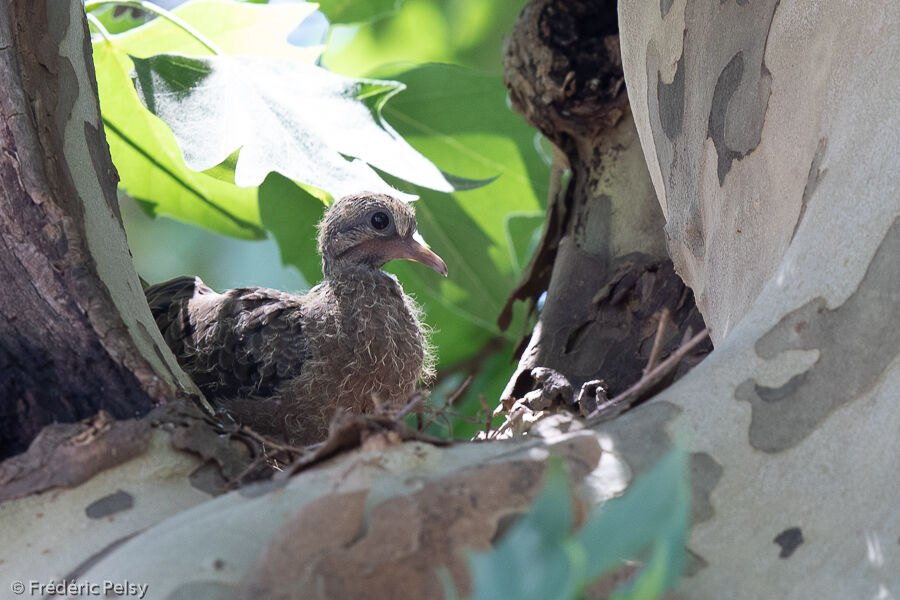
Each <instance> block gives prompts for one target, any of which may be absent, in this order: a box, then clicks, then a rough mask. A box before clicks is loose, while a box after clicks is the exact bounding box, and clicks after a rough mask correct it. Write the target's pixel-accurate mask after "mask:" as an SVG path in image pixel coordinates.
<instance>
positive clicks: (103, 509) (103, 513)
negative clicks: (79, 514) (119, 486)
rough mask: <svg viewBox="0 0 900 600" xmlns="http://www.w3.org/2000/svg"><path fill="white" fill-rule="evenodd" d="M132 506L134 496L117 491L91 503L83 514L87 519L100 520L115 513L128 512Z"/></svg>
mask: <svg viewBox="0 0 900 600" xmlns="http://www.w3.org/2000/svg"><path fill="white" fill-rule="evenodd" d="M133 506H134V496H132V495H131V494H129V493H128V492H124V491H122V490H119V491H117V492H115V493H113V494H109V495H108V496H104V497H102V498H100V499H99V500H95V501H94V502H91V503H90V504H89V505H87V507H85V509H84V514H86V515H87V516H88V518H89V519H102V518H103V517H108V516H111V515H114V514H116V513H119V512H122V511H125V510H130V509H131V508H132V507H133Z"/></svg>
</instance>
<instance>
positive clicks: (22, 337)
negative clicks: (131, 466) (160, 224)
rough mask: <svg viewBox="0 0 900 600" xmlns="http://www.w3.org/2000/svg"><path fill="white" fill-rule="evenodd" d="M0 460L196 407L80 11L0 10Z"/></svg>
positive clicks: (53, 5) (33, 6) (31, 6)
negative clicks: (64, 438) (85, 426)
mask: <svg viewBox="0 0 900 600" xmlns="http://www.w3.org/2000/svg"><path fill="white" fill-rule="evenodd" d="M0 149H2V152H0V280H2V281H3V286H2V288H0V457H2V456H8V455H11V454H14V453H17V452H19V451H21V450H23V449H24V448H25V447H26V446H27V444H28V443H29V442H30V441H31V439H32V438H34V436H35V435H36V434H37V433H38V431H40V429H41V428H42V427H43V426H44V425H46V424H48V423H52V422H55V421H62V422H70V421H75V420H78V419H82V418H84V417H87V416H89V415H92V414H94V413H96V412H97V411H98V410H100V409H103V410H106V411H108V412H109V413H110V414H112V415H114V416H116V417H131V416H134V415H135V414H141V413H143V412H146V411H147V410H148V409H149V408H151V407H152V406H153V405H154V404H156V403H159V402H162V401H164V400H166V399H170V398H173V397H175V396H177V395H179V394H182V395H183V394H184V393H185V392H188V393H196V390H195V388H194V386H193V384H192V383H191V382H190V380H189V379H188V378H187V377H186V376H185V375H184V374H183V373H182V371H181V369H180V368H179V367H178V365H177V363H176V362H175V361H174V358H173V357H172V356H171V353H170V352H169V351H168V348H166V346H165V343H164V342H163V341H162V339H161V338H160V336H159V333H158V330H157V328H156V326H155V325H154V323H153V319H152V318H151V316H150V312H149V310H148V308H147V304H146V301H145V300H144V298H143V293H142V291H141V285H140V283H139V280H138V277H137V274H136V273H135V270H134V266H133V264H132V260H131V254H130V252H129V250H128V246H127V243H126V240H125V232H124V229H123V227H122V220H121V216H120V215H119V207H118V201H117V198H116V180H117V178H116V173H115V169H114V168H113V165H112V162H111V160H110V156H109V149H108V146H107V144H106V139H105V137H104V135H103V126H102V124H101V121H100V111H99V104H98V100H97V89H96V81H95V78H94V68H93V62H92V60H91V47H90V36H89V35H88V29H87V22H86V20H85V15H84V9H83V6H82V4H81V2H79V1H78V0H68V1H60V2H32V1H30V0H14V1H12V2H5V3H3V6H2V8H0Z"/></svg>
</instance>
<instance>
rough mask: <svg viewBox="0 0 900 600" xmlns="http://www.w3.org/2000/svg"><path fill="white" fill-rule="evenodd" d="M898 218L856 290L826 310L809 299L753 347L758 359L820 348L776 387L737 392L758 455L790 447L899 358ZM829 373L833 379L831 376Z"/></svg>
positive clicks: (752, 386)
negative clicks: (816, 357)
mask: <svg viewBox="0 0 900 600" xmlns="http://www.w3.org/2000/svg"><path fill="white" fill-rule="evenodd" d="M898 256H900V219H895V220H894V223H893V225H892V226H891V228H890V229H888V232H887V234H886V235H885V236H884V239H883V240H882V241H881V244H880V245H879V247H878V250H877V252H876V253H875V256H874V257H873V258H872V261H871V263H870V264H869V268H868V269H867V271H866V274H865V276H864V277H863V279H862V281H861V282H860V283H859V286H858V287H857V288H856V291H855V292H854V293H853V294H852V295H851V296H850V297H849V298H847V300H846V301H845V302H844V303H843V304H842V305H840V306H838V307H836V308H833V309H832V308H829V307H828V305H827V303H826V302H825V300H824V299H823V298H814V299H812V300H810V301H809V302H807V303H806V304H804V305H803V306H801V307H800V308H798V309H796V310H794V311H792V312H790V313H788V314H787V315H785V317H784V318H782V319H781V321H779V322H778V324H777V325H775V326H774V327H773V328H772V329H771V330H769V331H768V332H767V333H766V334H765V335H764V336H762V337H761V338H760V339H759V340H758V341H757V342H756V352H757V354H758V355H759V356H760V357H762V358H764V359H766V360H771V359H774V358H776V357H777V356H778V355H779V354H780V353H782V352H784V351H786V350H818V351H819V360H818V361H817V362H816V363H815V364H814V365H812V366H811V367H810V368H809V369H808V370H807V371H805V372H803V373H799V374H797V375H796V376H794V377H793V378H792V379H791V380H790V381H788V382H787V383H785V384H784V385H783V386H780V387H778V388H767V387H763V386H760V385H758V384H757V382H756V381H754V380H753V379H748V380H746V381H744V382H743V383H741V385H739V386H738V388H737V390H735V397H736V398H737V399H738V400H742V401H746V402H749V403H750V405H751V407H752V411H753V412H752V420H751V423H750V431H749V438H750V444H751V445H752V446H753V447H754V448H756V449H758V450H762V451H764V452H781V451H783V450H786V449H788V448H792V447H794V446H795V445H797V444H798V443H800V441H802V440H803V439H804V438H806V437H807V436H808V435H809V434H810V433H812V432H813V431H814V430H815V429H816V428H817V427H818V426H819V425H821V424H822V423H823V422H824V421H825V419H827V418H828V416H829V415H830V414H831V413H832V412H834V411H835V410H836V409H837V408H839V407H840V406H843V405H845V404H847V403H849V402H853V401H854V400H856V399H857V398H860V397H861V396H863V395H864V394H866V393H867V392H868V391H869V390H871V389H872V388H873V387H874V386H875V385H877V384H878V382H879V381H880V379H881V376H882V374H883V373H884V372H885V370H886V369H887V367H888V365H889V364H890V363H891V362H892V361H893V360H894V359H895V357H896V356H897V354H898V353H900V328H898V327H895V326H892V324H894V323H897V322H898V321H900V261H898V260H897V257H898ZM835 374H838V375H837V376H836V375H835Z"/></svg>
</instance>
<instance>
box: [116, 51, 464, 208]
mask: <svg viewBox="0 0 900 600" xmlns="http://www.w3.org/2000/svg"><path fill="white" fill-rule="evenodd" d="M134 63H135V71H136V77H135V86H136V88H137V90H138V95H139V96H140V97H141V100H142V101H143V103H144V105H145V106H146V107H147V108H148V109H149V110H150V112H152V113H154V114H155V115H157V116H159V117H161V118H162V119H163V120H164V121H165V122H166V123H167V124H168V125H169V127H171V129H172V131H173V132H174V134H175V138H176V140H177V141H178V145H179V146H180V147H181V150H182V154H183V156H184V159H185V163H186V164H187V165H188V167H190V168H192V169H194V170H197V171H202V170H205V169H209V168H211V167H213V166H215V165H217V164H219V163H221V162H222V161H223V160H225V159H226V158H228V156H229V155H231V154H232V153H234V152H235V151H236V150H238V149H240V153H239V155H238V159H237V164H236V165H235V175H234V180H235V183H236V184H237V185H240V186H252V185H258V184H259V183H260V182H262V180H263V179H265V176H266V175H267V174H268V173H270V172H272V171H277V172H279V173H281V174H282V175H285V176H286V177H289V178H291V179H294V180H297V181H300V182H303V183H306V184H309V185H312V186H314V187H317V188H320V189H323V190H325V191H327V192H328V193H329V194H331V195H332V196H333V197H340V196H344V195H347V194H351V193H354V192H358V191H360V190H370V191H381V192H386V193H394V194H395V195H397V192H396V191H395V190H393V188H391V187H390V186H389V185H388V184H387V183H385V182H384V181H383V180H382V179H381V178H380V177H379V176H378V175H377V174H376V172H375V171H374V170H373V169H372V167H377V168H378V169H381V170H383V171H385V172H387V173H390V174H391V175H394V176H396V177H400V178H402V179H404V180H406V181H409V182H412V183H415V184H417V185H421V186H425V187H428V188H431V189H435V190H441V191H452V190H453V189H454V186H453V185H452V184H451V183H450V182H449V181H448V180H447V179H446V178H445V177H444V175H443V173H441V171H440V170H439V169H438V168H437V167H435V166H434V165H433V164H432V163H431V162H430V161H429V160H428V159H426V158H425V157H424V156H422V155H421V154H419V153H418V152H416V151H415V150H414V149H413V148H412V147H411V146H410V145H409V144H408V143H406V142H405V141H404V140H403V138H401V137H400V136H399V135H397V134H396V133H395V132H394V131H392V130H391V129H390V127H389V126H387V124H385V123H384V122H383V121H381V119H380V109H381V108H382V106H383V105H384V103H385V101H386V100H387V99H388V98H389V97H390V96H392V95H393V94H395V93H396V92H397V91H399V90H401V89H402V88H403V85H402V84H400V83H397V82H393V81H377V80H369V79H349V78H346V77H342V76H340V75H336V74H334V73H331V72H329V71H326V70H325V69H322V68H320V67H316V66H314V65H303V64H296V63H290V62H285V61H278V60H272V59H260V58H256V57H246V56H212V57H204V58H194V57H187V56H181V55H176V54H161V55H156V56H151V57H150V58H147V59H134ZM346 157H353V159H351V160H348V159H347V158H346ZM370 165H371V166H370Z"/></svg>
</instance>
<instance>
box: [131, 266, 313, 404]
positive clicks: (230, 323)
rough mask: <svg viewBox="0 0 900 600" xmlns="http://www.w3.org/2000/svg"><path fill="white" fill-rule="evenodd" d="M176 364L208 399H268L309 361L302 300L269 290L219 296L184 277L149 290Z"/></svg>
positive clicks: (157, 317)
mask: <svg viewBox="0 0 900 600" xmlns="http://www.w3.org/2000/svg"><path fill="white" fill-rule="evenodd" d="M146 293H147V298H148V301H149V302H151V310H152V311H153V315H154V318H155V319H156V322H157V324H158V325H159V328H160V330H161V331H162V332H163V337H164V338H165V339H166V343H167V344H169V347H170V348H172V350H173V352H174V353H175V355H176V357H177V358H178V361H179V363H181V365H182V366H183V367H184V369H185V370H186V371H187V372H188V373H189V374H190V375H191V377H192V378H193V379H194V381H195V382H196V383H197V385H199V386H200V388H201V389H202V390H203V391H204V393H205V394H207V396H210V397H213V398H215V397H235V396H270V395H272V394H273V393H274V392H275V390H276V388H277V387H278V386H279V385H280V384H281V383H283V382H284V381H286V380H289V379H292V378H295V377H298V376H299V375H300V373H301V370H302V368H303V363H304V361H305V360H306V358H307V352H308V351H307V344H306V340H305V338H304V335H303V330H302V309H301V305H300V301H299V300H300V299H299V297H298V296H294V295H291V294H286V293H284V292H279V291H277V290H270V289H266V288H239V289H234V290H229V291H228V292H226V293H224V294H217V293H215V292H214V291H212V290H211V289H210V288H208V287H207V286H206V285H204V284H203V282H202V281H200V279H199V278H186V277H182V278H179V279H174V280H172V281H169V282H166V283H163V284H159V285H157V286H152V287H151V288H148V290H147V292H146Z"/></svg>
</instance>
